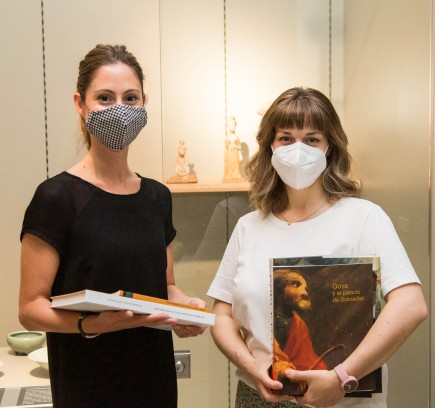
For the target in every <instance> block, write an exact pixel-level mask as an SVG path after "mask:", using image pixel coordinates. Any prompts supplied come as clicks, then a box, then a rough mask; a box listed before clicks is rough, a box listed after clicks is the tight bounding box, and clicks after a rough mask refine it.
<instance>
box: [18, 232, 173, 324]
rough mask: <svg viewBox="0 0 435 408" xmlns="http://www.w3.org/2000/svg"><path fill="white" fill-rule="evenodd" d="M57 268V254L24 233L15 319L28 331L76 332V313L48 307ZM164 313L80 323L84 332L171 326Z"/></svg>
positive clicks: (109, 315)
mask: <svg viewBox="0 0 435 408" xmlns="http://www.w3.org/2000/svg"><path fill="white" fill-rule="evenodd" d="M58 267H59V254H58V253H57V251H56V250H55V249H54V248H53V247H52V246H50V245H49V244H47V243H46V242H45V241H43V240H41V239H39V238H38V237H36V236H35V235H32V234H25V235H24V237H23V240H22V246H21V281H20V295H19V320H20V323H21V324H22V325H23V326H24V327H25V328H26V329H28V330H41V331H46V332H59V333H78V327H77V321H78V318H79V315H80V313H77V312H70V311H64V310H58V309H52V308H51V307H50V305H51V302H50V295H51V288H52V286H53V282H54V279H55V277H56V273H57V270H58ZM176 322H177V321H176V319H172V318H169V317H168V316H167V315H165V314H158V315H133V313H132V312H131V311H121V312H102V313H100V314H98V315H95V316H89V317H87V318H86V319H85V320H84V321H83V328H84V330H85V332H87V333H105V332H111V331H117V330H123V329H127V328H133V327H140V326H159V325H167V324H169V325H173V324H175V323H176Z"/></svg>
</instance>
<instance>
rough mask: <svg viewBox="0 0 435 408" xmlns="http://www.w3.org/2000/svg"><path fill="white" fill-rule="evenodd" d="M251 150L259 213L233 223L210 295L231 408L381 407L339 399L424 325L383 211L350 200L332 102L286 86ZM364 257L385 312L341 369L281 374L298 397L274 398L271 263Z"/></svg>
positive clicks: (343, 140)
mask: <svg viewBox="0 0 435 408" xmlns="http://www.w3.org/2000/svg"><path fill="white" fill-rule="evenodd" d="M257 141H258V144H259V149H258V152H257V153H256V154H255V155H254V156H253V158H252V159H251V161H250V163H249V165H248V174H249V176H250V182H251V192H250V197H251V200H252V203H253V205H254V207H255V209H256V211H254V212H251V213H249V214H247V215H246V216H244V217H242V218H240V220H239V222H238V224H237V225H236V227H235V230H234V232H233V234H232V236H231V239H230V242H229V243H228V246H227V249H226V251H225V255H224V257H223V259H222V262H221V265H220V267H219V270H218V272H217V274H216V277H215V279H214V281H213V283H212V285H211V287H210V289H209V292H208V295H209V296H211V297H213V298H214V299H215V306H214V312H215V313H216V315H217V319H216V325H215V326H214V327H213V329H212V335H213V338H214V340H215V342H216V344H217V346H218V347H219V348H220V350H221V351H222V352H223V353H224V354H225V355H226V356H227V357H228V358H229V360H230V361H231V362H232V363H234V364H235V365H236V367H237V375H238V377H239V384H238V389H237V396H236V408H245V407H246V408H248V407H249V408H264V407H295V406H304V405H311V406H314V407H331V406H336V407H345V406H346V407H347V406H351V407H364V408H381V407H386V388H387V373H386V367H385V366H384V367H383V392H382V393H379V394H373V396H372V398H351V394H349V395H348V396H350V398H345V399H343V397H344V395H345V390H346V391H349V390H352V389H353V388H354V386H355V380H358V379H360V378H362V377H364V376H365V375H367V374H369V373H370V372H372V371H374V370H375V369H377V368H378V367H381V366H383V364H384V363H385V362H386V361H387V360H388V359H389V358H390V357H391V356H392V355H393V354H394V353H395V352H396V350H397V349H398V348H399V347H400V346H401V345H402V343H403V342H404V341H405V340H406V339H407V338H408V336H409V335H410V334H411V333H412V332H413V331H414V330H415V329H416V327H417V326H418V325H419V324H420V323H421V322H422V321H423V320H424V319H425V318H426V315H427V308H426V303H425V300H424V298H423V294H422V291H421V286H420V281H419V279H418V277H417V275H416V273H415V271H414V269H413V267H412V265H411V263H410V261H409V259H408V256H407V254H406V252H405V250H404V248H403V246H402V244H401V242H400V240H399V238H398V236H397V234H396V231H395V229H394V227H393V225H392V223H391V221H390V219H389V218H388V216H387V215H386V214H385V212H384V211H383V210H382V209H381V208H380V207H379V206H377V205H375V204H373V203H371V202H369V201H367V200H362V199H359V198H357V196H358V183H356V182H355V181H353V180H352V179H351V178H350V177H349V172H350V164H351V158H350V155H349V153H348V151H347V144H348V141H347V137H346V134H345V133H344V131H343V128H342V126H341V123H340V119H339V117H338V115H337V113H336V112H335V110H334V108H333V106H332V104H331V102H330V101H329V99H328V98H327V97H326V96H324V95H323V94H322V93H320V92H319V91H316V90H314V89H309V88H292V89H289V90H288V91H286V92H284V93H283V94H282V95H280V96H279V97H278V98H277V99H276V101H275V102H274V103H273V104H272V105H271V107H270V108H269V109H268V111H267V112H266V113H265V115H264V117H263V119H262V121H261V124H260V129H259V132H258V135H257ZM343 254H346V255H358V256H361V255H364V256H376V257H380V260H381V291H382V296H383V298H384V300H385V301H386V305H385V307H384V308H383V310H382V311H381V313H380V315H379V316H378V318H377V319H376V321H375V323H374V325H373V326H372V328H371V329H370V331H369V333H368V334H367V336H366V337H365V338H364V340H363V341H362V342H361V344H360V345H359V346H358V347H357V348H356V350H355V351H354V352H353V353H352V354H351V355H350V356H348V357H347V358H346V359H345V361H343V362H342V364H340V365H339V367H337V368H334V369H331V370H310V371H297V370H287V371H286V375H287V377H288V378H289V379H290V380H293V381H301V380H302V381H306V383H307V384H308V389H307V391H306V392H305V394H304V395H303V396H299V397H296V398H294V397H291V396H280V395H276V393H274V392H273V390H279V389H280V388H281V387H282V385H281V383H280V382H278V381H273V380H272V379H271V378H270V376H269V372H268V369H269V367H270V365H271V363H272V341H271V338H272V335H271V330H272V329H271V327H272V317H271V306H270V284H269V259H270V258H278V257H301V256H320V255H340V256H341V255H343Z"/></svg>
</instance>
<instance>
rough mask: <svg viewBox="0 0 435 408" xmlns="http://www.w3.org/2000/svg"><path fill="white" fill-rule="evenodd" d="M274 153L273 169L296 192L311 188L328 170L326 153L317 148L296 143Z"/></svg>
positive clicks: (278, 148)
mask: <svg viewBox="0 0 435 408" xmlns="http://www.w3.org/2000/svg"><path fill="white" fill-rule="evenodd" d="M272 151H273V154H272V166H273V168H274V169H275V170H276V172H277V173H278V175H279V177H280V178H281V180H282V181H283V182H284V183H285V184H287V185H288V186H289V187H291V188H294V189H295V190H302V189H304V188H307V187H310V186H311V185H312V184H314V182H315V181H316V180H317V179H318V177H319V176H320V175H321V174H322V172H323V171H324V170H325V169H326V152H324V151H323V150H321V149H319V148H317V147H313V146H309V145H306V144H305V143H302V142H296V143H293V144H291V145H287V146H281V147H277V148H275V149H273V148H272Z"/></svg>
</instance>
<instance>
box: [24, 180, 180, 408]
mask: <svg viewBox="0 0 435 408" xmlns="http://www.w3.org/2000/svg"><path fill="white" fill-rule="evenodd" d="M25 233H31V234H34V235H36V236H38V237H39V238H41V239H42V240H44V241H46V242H47V243H48V244H50V245H51V246H52V247H54V248H55V249H56V250H57V251H58V253H59V255H60V265H59V269H58V272H57V275H56V278H55V281H54V284H53V287H52V296H54V295H60V294H64V293H69V292H74V291H79V290H82V289H93V290H98V291H102V292H108V293H110V292H115V291H117V290H119V289H123V290H127V291H131V292H139V293H144V294H147V295H150V296H156V297H161V298H167V296H168V294H167V282H166V266H167V260H166V247H167V246H168V245H169V244H170V243H171V241H172V240H173V239H174V237H175V233H176V231H175V229H174V227H173V225H172V201H171V195H170V192H169V190H168V189H167V188H166V187H165V186H163V185H162V184H160V183H158V182H157V181H154V180H151V179H146V178H141V187H140V190H139V191H138V192H137V193H135V194H130V195H117V194H111V193H108V192H105V191H103V190H101V189H99V188H97V187H96V186H94V185H92V184H90V183H88V182H86V181H84V180H82V179H81V178H78V177H76V176H73V175H71V174H69V173H66V172H63V173H61V174H59V175H57V176H55V177H53V178H51V179H49V180H47V181H45V182H43V183H42V184H41V185H40V186H39V187H38V188H37V190H36V192H35V195H34V197H33V199H32V201H31V203H30V205H29V207H28V208H27V210H26V214H25V217H24V222H23V229H22V232H21V238H22V237H23V235H24V234H25ZM47 345H48V350H49V366H50V382H51V387H52V396H53V405H54V407H60V408H64V407H74V408H78V407H80V408H86V407H141V408H147V407H149V408H151V407H152V408H156V407H159V408H175V407H176V406H177V381H176V373H175V363H174V352H173V344H172V334H171V332H170V331H165V330H159V329H152V328H145V327H144V328H138V329H130V330H122V331H118V332H113V333H105V334H101V335H100V336H98V337H96V338H93V339H84V338H82V337H81V336H80V335H79V334H61V333H47Z"/></svg>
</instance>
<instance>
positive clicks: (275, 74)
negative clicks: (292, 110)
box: [227, 0, 329, 156]
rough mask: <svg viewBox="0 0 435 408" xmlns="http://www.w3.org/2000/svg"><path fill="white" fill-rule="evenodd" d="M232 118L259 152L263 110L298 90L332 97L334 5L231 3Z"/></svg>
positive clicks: (294, 0) (277, 0)
mask: <svg viewBox="0 0 435 408" xmlns="http://www.w3.org/2000/svg"><path fill="white" fill-rule="evenodd" d="M227 78H228V80H227V89H228V91H227V93H228V116H235V117H236V119H237V133H238V135H239V137H240V139H241V141H242V142H244V143H246V144H247V145H248V147H249V155H250V156H252V154H253V153H254V152H255V151H256V141H255V136H256V133H257V130H258V125H259V123H260V120H261V116H260V115H259V114H258V112H259V111H261V110H262V109H264V108H265V107H268V106H269V105H270V104H271V103H272V102H273V101H274V100H275V99H276V98H277V97H278V96H279V95H280V94H281V93H282V92H284V91H285V90H287V89H289V88H292V87H294V86H305V87H312V88H316V89H319V90H320V91H322V92H324V93H325V94H326V95H328V92H329V2H328V1H326V0H322V1H319V0H291V1H289V0H272V1H264V0H228V1H227Z"/></svg>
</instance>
